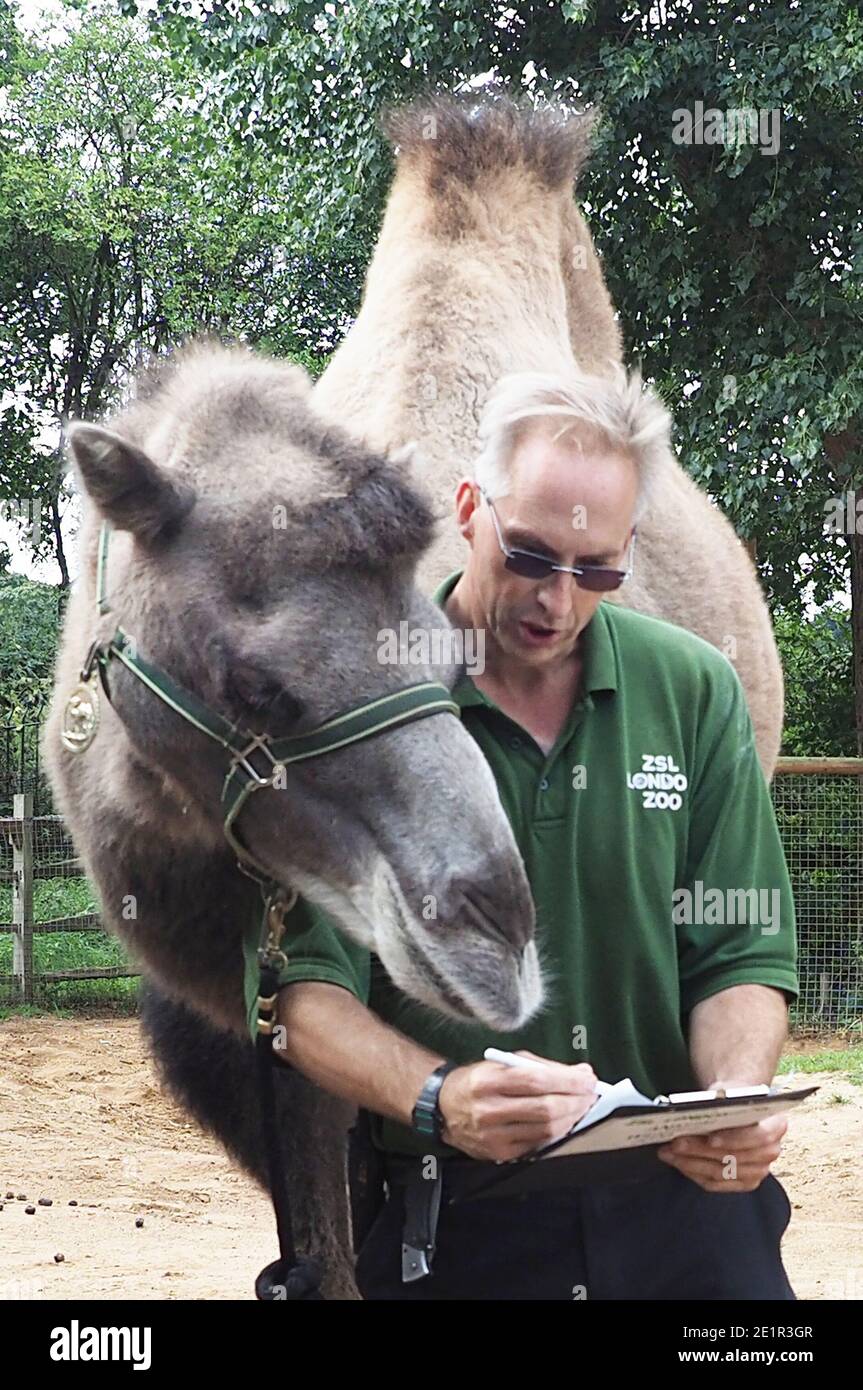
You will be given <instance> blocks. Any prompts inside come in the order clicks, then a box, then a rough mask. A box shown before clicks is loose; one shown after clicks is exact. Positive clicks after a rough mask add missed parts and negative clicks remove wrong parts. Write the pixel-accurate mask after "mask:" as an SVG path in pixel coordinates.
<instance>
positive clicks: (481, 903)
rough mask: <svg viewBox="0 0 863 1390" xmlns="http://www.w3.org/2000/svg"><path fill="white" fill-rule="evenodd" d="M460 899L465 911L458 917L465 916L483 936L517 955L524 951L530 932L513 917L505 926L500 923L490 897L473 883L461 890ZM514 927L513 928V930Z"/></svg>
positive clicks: (462, 918)
mask: <svg viewBox="0 0 863 1390" xmlns="http://www.w3.org/2000/svg"><path fill="white" fill-rule="evenodd" d="M462 899H463V902H464V903H465V905H466V908H467V911H466V912H465V911H464V910H463V911H462V912H461V913H459V919H461V920H464V918H465V917H467V918H468V919H469V921H470V924H471V926H473V927H474V928H475V930H476V931H478V932H480V933H481V934H482V935H483V936H487V937H489V938H490V939H491V940H492V941H497V942H499V943H500V944H501V945H502V946H506V947H508V948H509V949H510V950H513V951H515V952H516V953H517V954H518V955H522V954H523V953H524V950H525V947H526V946H527V943H528V941H529V939H530V933H529V932H525V931H524V930H523V928H522V926H521V924H520V923H517V921H516V919H515V918H512V919H510V921H509V923H508V927H509V929H507V926H504V925H502V924H501V922H500V920H499V915H498V912H497V911H496V910H495V906H494V904H493V903H492V901H491V899H490V898H488V897H487V896H486V895H485V894H484V893H483V892H482V890H481V889H480V888H477V887H476V885H475V884H471V885H470V886H469V887H467V888H465V889H463V890H462ZM514 928H515V930H514Z"/></svg>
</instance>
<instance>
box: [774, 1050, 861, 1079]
mask: <svg viewBox="0 0 863 1390" xmlns="http://www.w3.org/2000/svg"><path fill="white" fill-rule="evenodd" d="M777 1070H778V1071H779V1072H780V1073H787V1072H802V1073H804V1074H806V1073H811V1072H816V1071H841V1072H845V1073H846V1074H847V1080H849V1081H850V1082H851V1083H852V1084H853V1085H854V1086H863V1046H860V1047H844V1048H829V1049H825V1051H824V1052H808V1053H805V1054H803V1053H799V1052H792V1053H787V1054H786V1056H784V1057H783V1058H782V1060H781V1061H780V1063H779V1066H778V1068H777Z"/></svg>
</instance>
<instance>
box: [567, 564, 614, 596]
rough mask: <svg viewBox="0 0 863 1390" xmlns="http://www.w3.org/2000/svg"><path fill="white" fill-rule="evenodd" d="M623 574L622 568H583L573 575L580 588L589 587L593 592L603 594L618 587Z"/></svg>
mask: <svg viewBox="0 0 863 1390" xmlns="http://www.w3.org/2000/svg"><path fill="white" fill-rule="evenodd" d="M624 578H625V575H624V573H623V571H622V570H603V569H597V570H593V571H591V570H585V571H584V572H583V573H582V574H577V575H576V577H575V580H576V583H577V584H578V587H579V588H580V589H589V590H590V592H591V593H593V594H604V593H607V592H608V591H609V590H610V589H619V588H620V586H621V584H622V583H623V580H624Z"/></svg>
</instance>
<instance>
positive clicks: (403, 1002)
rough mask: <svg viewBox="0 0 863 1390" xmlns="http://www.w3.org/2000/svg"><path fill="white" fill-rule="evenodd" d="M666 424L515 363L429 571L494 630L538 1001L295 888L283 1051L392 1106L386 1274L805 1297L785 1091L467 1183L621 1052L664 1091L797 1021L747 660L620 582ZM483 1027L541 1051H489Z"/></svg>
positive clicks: (472, 1285)
mask: <svg viewBox="0 0 863 1390" xmlns="http://www.w3.org/2000/svg"><path fill="white" fill-rule="evenodd" d="M667 430H668V417H667V414H666V412H665V411H664V410H663V409H662V407H661V406H660V405H659V403H658V402H657V401H656V400H655V399H653V398H651V396H650V394H649V393H647V392H642V389H641V384H640V381H639V379H638V378H637V376H636V377H633V378H631V379H629V380H627V378H626V377H625V375H624V374H623V373H622V372H621V373H619V374H618V375H617V376H615V377H614V378H613V379H612V380H610V381H604V380H598V379H591V378H587V377H585V376H582V375H579V374H577V373H574V374H573V376H572V378H571V379H568V380H566V381H563V380H561V381H557V380H555V379H550V378H546V377H543V376H541V375H538V374H524V375H519V376H514V377H511V378H506V379H504V381H503V382H502V383H500V384H499V386H498V388H497V389H496V391H495V392H493V393H492V396H491V398H490V402H489V405H488V407H487V409H486V412H485V414H484V417H483V423H482V430H481V437H482V439H483V441H484V448H483V452H482V454H481V456H480V458H479V460H478V462H477V464H476V467H475V470H474V474H473V476H472V477H470V478H466V479H464V480H463V481H462V482H461V483H460V485H459V487H458V491H457V495H456V512H457V518H458V524H459V527H460V529H461V532H462V534H463V535H464V536H465V537H466V539H467V541H468V543H469V545H470V556H469V559H468V563H467V565H466V567H465V569H464V571H463V572H461V573H457V574H455V575H452V576H450V578H449V579H448V580H446V581H445V582H444V584H443V585H442V586H441V587H440V589H439V590H438V592H437V594H436V595H435V598H436V601H437V602H438V603H439V604H441V605H442V606H443V608H444V609H445V611H446V613H447V616H448V617H449V618H450V619H451V621H452V622H453V624H454V625H456V626H457V627H462V628H465V629H467V628H474V629H476V630H478V631H482V632H483V633H484V635H485V667H484V670H483V671H482V673H480V672H478V671H477V673H476V674H475V675H474V676H473V677H472V678H469V677H467V676H465V677H464V678H463V679H462V680H461V681H460V682H459V683H458V685H457V686H456V690H455V694H456V698H457V699H458V701H459V704H460V706H461V709H462V712H463V718H464V722H465V725H466V727H467V728H468V730H469V731H470V732H471V734H472V735H473V736H474V737H475V738H476V739H477V741H478V742H479V744H480V747H481V748H482V750H483V752H484V754H485V755H486V757H487V758H488V761H489V763H490V765H491V767H492V770H493V771H494V774H495V776H496V779H497V783H498V788H499V791H500V795H501V800H502V802H503V805H504V807H505V809H506V811H507V814H508V816H509V818H510V820H511V823H512V826H513V829H514V832H515V835H516V839H517V841H518V845H519V849H520V851H521V853H522V856H523V858H524V862H525V866H526V869H527V872H528V876H529V879H530V883H531V889H532V892H533V896H534V900H535V902H536V908H537V940H538V944H539V949H540V956H541V959H542V962H543V965H544V970H545V976H546V981H547V989H546V1003H545V1005H544V1007H543V1008H542V1009H541V1011H540V1012H539V1014H538V1015H537V1016H536V1017H534V1018H533V1019H531V1020H530V1021H529V1022H528V1023H527V1024H526V1025H525V1026H524V1027H523V1028H522V1029H521V1030H519V1031H518V1032H517V1033H515V1034H497V1035H496V1034H493V1033H491V1032H489V1030H487V1029H485V1028H483V1027H481V1026H479V1025H476V1026H469V1025H465V1024H462V1023H459V1022H456V1021H454V1020H450V1019H444V1018H438V1017H436V1016H434V1015H433V1014H432V1013H431V1012H430V1011H429V1010H428V1009H426V1008H424V1007H422V1006H420V1005H417V1004H415V1003H413V1002H412V1001H411V1000H409V999H408V998H407V997H406V996H404V995H403V994H401V993H400V992H399V991H398V990H396V988H395V987H394V986H393V985H392V983H391V982H390V981H389V980H388V978H387V976H386V975H385V972H384V971H383V969H382V967H381V965H380V962H379V961H377V959H376V957H374V956H369V954H368V953H367V952H365V951H364V950H362V949H360V948H359V947H356V946H354V945H353V944H352V943H350V942H349V941H348V940H347V939H346V938H345V937H344V936H342V935H341V934H340V933H339V932H338V931H337V930H336V929H335V928H334V926H333V925H332V924H331V923H330V922H329V921H328V919H327V918H326V916H325V915H324V914H323V913H321V912H318V911H317V910H316V909H311V908H310V907H309V906H308V905H307V904H300V906H299V907H298V908H297V909H296V911H297V913H298V914H299V917H298V918H297V919H295V921H294V923H292V924H291V925H292V927H293V926H296V925H299V926H301V927H305V930H304V931H303V932H302V934H301V935H300V936H299V937H298V938H292V939H291V941H290V947H289V955H290V964H289V966H288V968H287V969H286V971H285V973H284V975H283V977H282V978H283V981H284V983H285V984H286V985H288V986H289V987H288V988H285V989H283V990H281V993H280V1009H279V1020H280V1022H281V1023H282V1024H283V1025H284V1026H285V1029H286V1038H287V1043H286V1049H285V1053H286V1060H287V1061H289V1062H290V1063H291V1064H292V1065H294V1066H296V1067H297V1068H299V1069H300V1070H301V1071H303V1072H304V1073H305V1074H306V1075H308V1076H309V1077H311V1078H312V1079H313V1080H314V1081H316V1082H317V1083H319V1084H320V1085H321V1086H323V1087H324V1088H325V1089H328V1090H330V1091H332V1092H334V1093H336V1094H338V1095H341V1096H342V1097H345V1098H347V1099H350V1100H353V1101H355V1102H356V1103H357V1104H358V1105H359V1106H360V1107H361V1112H362V1113H363V1114H367V1115H369V1116H370V1117H371V1121H372V1133H373V1137H374V1142H375V1145H376V1146H377V1148H378V1149H379V1150H380V1151H382V1153H383V1155H384V1163H385V1166H386V1175H387V1189H388V1199H387V1201H386V1204H385V1205H384V1206H383V1208H382V1209H381V1210H380V1212H379V1214H378V1215H377V1218H376V1220H375V1221H374V1223H373V1225H372V1226H371V1229H370V1230H369V1231H368V1232H367V1233H365V1234H364V1239H363V1240H362V1245H361V1248H360V1250H359V1256H358V1262H357V1281H358V1285H359V1288H360V1291H361V1293H362V1294H363V1297H365V1298H370V1299H412V1300H431V1299H473V1298H501V1299H533V1298H553V1299H572V1298H581V1297H586V1298H588V1299H591V1298H612V1299H638V1298H643V1299H650V1298H661V1299H666V1298H678V1297H680V1298H698V1299H718V1298H730V1299H737V1298H740V1299H774V1298H778V1299H791V1298H793V1297H794V1294H793V1293H792V1291H791V1288H790V1286H789V1284H788V1280H787V1278H786V1276H785V1272H784V1270H783V1267H782V1263H781V1258H780V1253H779V1245H780V1239H781V1235H782V1233H783V1231H784V1229H785V1227H786V1225H787V1222H788V1218H789V1215H790V1205H789V1203H788V1199H787V1197H786V1196H785V1193H784V1192H783V1190H782V1188H781V1186H780V1185H779V1183H778V1182H777V1181H776V1179H775V1178H774V1177H773V1176H772V1175H770V1166H771V1164H772V1163H773V1162H774V1160H775V1159H776V1157H777V1156H778V1154H779V1146H780V1141H781V1139H782V1135H783V1134H784V1132H785V1128H786V1122H785V1121H784V1120H783V1119H782V1118H773V1119H771V1120H768V1121H762V1122H761V1123H760V1124H757V1125H749V1126H745V1127H742V1128H738V1129H734V1130H729V1131H725V1132H723V1133H719V1134H714V1135H712V1136H706V1137H700V1138H693V1139H689V1140H684V1141H680V1140H677V1141H675V1142H674V1143H673V1144H671V1145H667V1146H665V1147H664V1148H663V1149H662V1150H661V1151H660V1154H661V1157H662V1160H663V1167H662V1170H661V1171H660V1172H659V1173H658V1175H657V1176H655V1177H652V1178H650V1179H647V1180H638V1181H626V1182H608V1183H601V1182H598V1183H591V1184H590V1185H588V1186H581V1187H573V1188H572V1189H567V1190H565V1191H564V1192H558V1193H557V1194H555V1195H553V1196H550V1195H547V1194H532V1195H530V1196H524V1197H517V1198H513V1197H510V1198H506V1197H503V1198H489V1199H483V1200H480V1201H474V1202H464V1203H462V1204H456V1205H454V1206H451V1205H449V1204H448V1198H451V1197H453V1196H457V1195H458V1189H459V1184H460V1182H461V1181H462V1180H463V1176H464V1174H465V1171H466V1170H468V1171H470V1169H471V1166H472V1165H474V1166H473V1171H474V1172H475V1171H477V1170H476V1167H475V1165H476V1164H477V1162H479V1163H488V1162H494V1161H498V1160H501V1159H509V1158H514V1157H517V1156H519V1155H521V1154H524V1153H526V1152H528V1151H529V1150H531V1149H533V1148H535V1147H537V1146H538V1145H540V1144H543V1143H546V1142H549V1141H550V1140H552V1139H554V1138H557V1137H559V1136H560V1135H562V1134H564V1133H565V1132H566V1131H567V1130H568V1129H570V1128H571V1126H572V1125H573V1124H574V1123H575V1122H576V1121H577V1120H579V1119H580V1118H581V1117H582V1115H584V1114H585V1112H586V1111H587V1110H588V1109H589V1107H590V1105H591V1104H592V1103H593V1101H594V1100H595V1098H596V1093H595V1082H596V1079H597V1077H599V1078H601V1079H602V1080H605V1081H617V1080H619V1079H620V1078H622V1077H624V1076H630V1077H631V1078H632V1080H633V1081H634V1082H635V1084H636V1086H638V1087H639V1089H641V1090H642V1091H645V1092H646V1093H647V1094H649V1095H651V1096H652V1095H656V1094H662V1093H666V1094H667V1093H668V1092H673V1091H681V1090H691V1089H696V1088H713V1087H714V1086H715V1085H719V1084H724V1085H747V1084H760V1083H766V1082H770V1081H771V1080H772V1079H773V1076H774V1072H775V1068H776V1064H777V1061H778V1059H779V1056H780V1053H781V1050H782V1044H783V1040H784V1038H785V1036H786V1029H787V1000H788V999H789V998H793V997H794V995H795V994H796V991H797V981H796V975H795V969H794V961H795V944H794V915H793V904H792V899H791V892H790V885H789V881H788V875H787V869H786V865H785V861H784V857H783V853H782V848H781V844H780V841H779V836H778V832H777V829H776V822H775V819H774V816H773V810H772V806H771V802H770V797H769V793H768V789H767V786H766V783H765V780H764V776H763V773H762V772H761V769H760V765H759V763H758V760H757V756H756V752H755V747H754V742H753V734H752V726H751V722H750V719H749V715H748V711H747V709H746V704H745V699H744V696H743V692H742V689H741V686H740V683H739V680H738V678H737V676H736V674H735V672H734V670H733V668H732V667H731V666H730V664H729V662H728V661H727V660H726V658H725V657H724V656H722V655H721V654H720V653H719V652H717V651H716V650H715V649H714V648H712V647H710V646H708V645H707V644H706V643H704V642H702V641H701V640H700V639H699V638H697V637H695V636H693V635H691V634H689V633H687V632H685V631H683V630H682V629H679V628H676V627H673V626H671V625H669V624H666V623H662V622H659V621H657V620H654V619H651V618H647V617H644V616H641V615H638V614H635V613H633V612H632V611H630V610H627V609H624V608H622V607H620V606H618V605H616V604H609V603H603V602H602V598H603V594H605V593H609V592H612V591H613V590H614V589H616V588H617V587H619V586H620V584H621V583H623V582H624V580H625V578H626V577H627V572H628V570H629V567H630V566H631V565H632V563H633V559H632V553H633V547H634V542H635V533H636V523H637V519H638V517H639V516H640V515H641V514H642V512H643V510H644V508H645V507H646V505H647V503H648V501H649V497H650V490H651V483H652V479H653V477H654V476H655V469H656V467H657V460H658V458H659V455H660V452H661V449H662V448H663V447H664V446H665V442H666V440H667ZM753 889H754V890H757V891H756V892H755V893H754V894H753V893H752V892H751V890H753ZM711 890H713V892H712V895H711ZM716 890H719V893H718V899H719V901H720V904H721V905H722V906H721V908H720V910H716V906H715V904H716V901H717V893H716ZM707 901H711V902H713V904H714V910H713V911H711V912H707V911H704V910H703V904H704V902H707ZM741 902H744V903H745V907H744V908H743V909H742V910H738V911H736V912H735V910H734V907H735V905H736V906H737V907H738V909H740V903H741ZM765 903H768V904H770V910H769V911H767V912H763V913H759V904H762V905H763V904H765ZM693 905H694V906H693ZM725 905H727V906H728V908H729V910H727V911H726V910H725ZM717 919H718V920H717ZM489 1045H494V1046H497V1047H499V1048H503V1049H506V1050H510V1051H516V1050H517V1051H521V1052H523V1053H524V1054H526V1055H528V1056H532V1057H533V1058H536V1059H540V1060H541V1062H542V1065H540V1066H534V1067H532V1068H530V1069H526V1068H525V1069H515V1068H509V1067H505V1066H502V1065H501V1064H499V1063H497V1062H491V1061H484V1060H482V1057H483V1051H484V1049H485V1047H487V1046H489ZM431 1179H434V1181H432V1180H431ZM441 1195H442V1197H443V1202H442V1204H441ZM403 1256H404V1259H403Z"/></svg>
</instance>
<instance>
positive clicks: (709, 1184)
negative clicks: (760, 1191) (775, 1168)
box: [657, 1115, 788, 1192]
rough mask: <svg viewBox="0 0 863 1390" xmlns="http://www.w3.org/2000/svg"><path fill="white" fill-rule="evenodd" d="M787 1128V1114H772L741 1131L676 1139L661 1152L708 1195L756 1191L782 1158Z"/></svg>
mask: <svg viewBox="0 0 863 1390" xmlns="http://www.w3.org/2000/svg"><path fill="white" fill-rule="evenodd" d="M787 1128H788V1121H787V1119H786V1118H785V1116H784V1115H771V1117H770V1118H769V1119H767V1120H759V1122H758V1124H755V1125H741V1126H740V1128H739V1129H717V1130H715V1131H714V1133H713V1134H692V1135H690V1136H689V1138H688V1139H674V1140H672V1142H671V1143H670V1144H664V1145H663V1146H662V1148H661V1149H658V1150H657V1153H658V1154H659V1157H660V1158H661V1159H662V1160H663V1161H664V1162H665V1163H669V1164H670V1165H671V1167H672V1168H676V1169H677V1170H678V1172H680V1173H683V1175H684V1177H687V1178H691V1179H692V1181H693V1182H697V1183H698V1186H699V1187H703V1188H704V1190H705V1192H754V1191H755V1189H756V1187H758V1186H760V1184H761V1183H762V1182H763V1181H764V1179H765V1178H766V1177H767V1174H768V1173H769V1172H770V1165H771V1163H774V1162H775V1161H776V1159H777V1158H778V1157H779V1150H780V1148H781V1147H782V1138H783V1135H784V1134H785V1131H786V1130H787Z"/></svg>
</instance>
